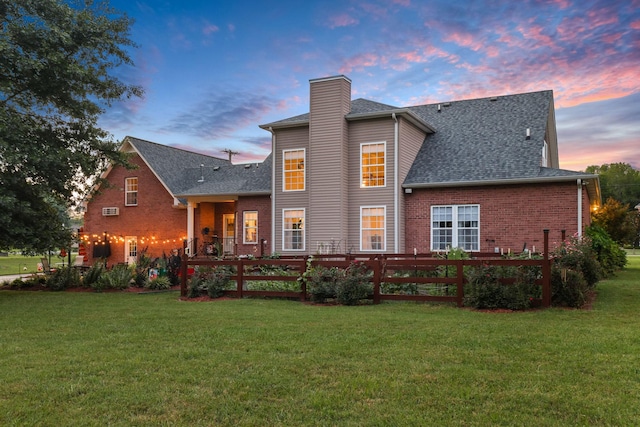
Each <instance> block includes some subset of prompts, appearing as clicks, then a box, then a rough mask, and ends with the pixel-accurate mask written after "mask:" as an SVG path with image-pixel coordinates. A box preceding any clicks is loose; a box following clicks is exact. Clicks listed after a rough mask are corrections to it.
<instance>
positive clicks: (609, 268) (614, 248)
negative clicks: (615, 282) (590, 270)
mask: <svg viewBox="0 0 640 427" xmlns="http://www.w3.org/2000/svg"><path fill="white" fill-rule="evenodd" d="M584 234H585V235H586V236H587V237H588V238H589V239H590V241H591V248H592V249H593V251H594V252H595V254H596V258H597V259H598V262H599V263H600V265H601V266H602V273H603V275H604V276H611V275H612V274H613V273H614V272H615V271H616V270H620V269H621V268H623V267H624V266H625V265H626V264H627V253H626V252H625V251H624V250H623V249H621V248H620V246H619V245H618V244H617V243H616V242H615V241H614V240H613V239H612V238H611V237H610V236H609V234H607V232H606V231H605V230H604V229H603V228H602V227H600V226H599V225H596V224H592V225H590V226H589V227H587V228H586V229H585V230H584Z"/></svg>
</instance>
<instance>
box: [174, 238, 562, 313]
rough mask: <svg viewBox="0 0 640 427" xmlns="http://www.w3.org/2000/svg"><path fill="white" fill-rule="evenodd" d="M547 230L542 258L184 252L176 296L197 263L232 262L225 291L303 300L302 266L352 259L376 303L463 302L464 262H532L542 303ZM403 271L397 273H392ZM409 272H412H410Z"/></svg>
mask: <svg viewBox="0 0 640 427" xmlns="http://www.w3.org/2000/svg"><path fill="white" fill-rule="evenodd" d="M548 234H549V233H548V230H545V231H544V248H543V252H542V255H543V258H542V259H505V258H504V257H496V254H494V253H484V254H482V253H473V254H471V255H472V256H473V258H472V259H460V260H453V259H444V258H441V257H440V256H439V255H438V254H434V253H428V254H392V255H371V256H367V255H336V254H332V255H314V256H313V257H308V256H303V257H288V258H279V259H247V258H239V259H234V260H215V259H208V258H197V257H193V258H189V257H187V256H186V255H183V258H182V266H181V295H182V296H183V297H185V296H186V295H187V279H188V277H189V276H190V275H191V274H192V271H193V270H194V269H195V267H196V266H210V267H218V266H231V267H234V270H235V272H236V274H234V275H233V276H231V280H232V281H235V282H236V287H235V289H233V290H227V291H225V295H228V296H233V297H237V298H243V297H248V296H256V297H280V298H296V299H299V300H301V301H305V300H307V298H308V294H307V289H306V283H305V282H304V281H303V280H299V278H300V277H301V276H302V275H303V273H304V272H305V271H306V269H307V267H308V266H312V267H313V266H318V265H322V266H326V267H338V268H347V267H348V266H349V265H351V263H353V262H354V261H357V262H361V263H363V264H364V265H366V266H367V268H369V270H370V271H372V272H373V276H372V278H371V281H372V283H373V295H372V298H373V302H374V303H375V304H378V303H380V302H381V301H385V300H405V301H441V302H452V303H455V304H457V305H458V307H461V306H462V301H463V299H464V284H465V275H464V269H465V267H467V266H507V267H509V266H511V267H520V266H532V267H539V268H540V269H541V272H542V278H541V279H538V280H536V283H537V284H538V285H540V286H541V287H542V298H541V301H540V304H541V305H542V306H543V307H549V306H550V305H551V262H552V261H551V260H550V259H549V238H548ZM264 266H269V267H275V268H279V269H280V271H286V272H287V273H288V274H286V275H265V274H262V270H261V267H264ZM438 269H439V270H440V271H446V272H447V274H446V275H444V277H443V276H442V275H439V276H436V275H430V274H428V273H429V272H433V271H435V270H438ZM400 271H401V272H403V273H404V274H402V275H401V276H399V275H397V274H394V273H395V272H400ZM412 272H413V274H411V273H412ZM247 281H252V282H254V281H257V282H259V281H295V282H298V283H299V287H298V289H299V290H297V291H295V292H294V291H269V290H248V289H247V288H246V282H247ZM514 281H515V278H511V279H509V278H506V279H502V282H503V283H505V285H508V284H509V283H513V282H514ZM382 284H397V285H402V284H416V285H420V284H437V285H438V284H439V285H441V286H442V290H443V292H440V294H438V295H432V294H395V293H394V294H392V293H384V292H382V291H381V285H382Z"/></svg>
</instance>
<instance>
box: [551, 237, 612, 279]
mask: <svg viewBox="0 0 640 427" xmlns="http://www.w3.org/2000/svg"><path fill="white" fill-rule="evenodd" d="M553 258H554V264H555V265H556V266H557V267H558V268H566V269H570V270H573V271H575V272H578V273H580V274H582V276H583V278H584V279H585V281H586V283H587V285H588V286H589V288H593V287H595V285H596V283H598V280H600V278H601V277H602V268H601V266H600V263H599V262H598V259H597V257H596V254H595V251H594V250H593V249H592V247H591V239H589V237H587V236H583V237H582V238H580V237H578V236H572V237H570V238H569V239H567V240H565V241H564V242H562V244H561V245H560V246H558V247H557V248H556V249H555V250H554V251H553Z"/></svg>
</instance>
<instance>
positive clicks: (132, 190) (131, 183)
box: [124, 177, 138, 206]
mask: <svg viewBox="0 0 640 427" xmlns="http://www.w3.org/2000/svg"><path fill="white" fill-rule="evenodd" d="M124 205H125V206H138V178H137V177H133V178H125V179H124Z"/></svg>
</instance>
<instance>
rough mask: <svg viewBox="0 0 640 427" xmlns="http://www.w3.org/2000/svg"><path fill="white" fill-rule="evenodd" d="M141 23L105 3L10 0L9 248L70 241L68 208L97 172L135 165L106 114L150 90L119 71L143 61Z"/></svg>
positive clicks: (2, 107)
mask: <svg viewBox="0 0 640 427" xmlns="http://www.w3.org/2000/svg"><path fill="white" fill-rule="evenodd" d="M131 24H132V21H131V19H130V18H128V17H127V16H126V15H124V14H120V13H118V12H117V11H115V10H113V9H111V8H110V7H109V6H108V5H107V4H106V3H102V2H93V1H91V0H86V1H72V0H70V1H64V0H20V1H15V0H0V248H3V249H4V248H9V247H14V248H21V249H24V250H28V251H33V252H43V251H45V250H47V249H52V248H55V247H59V246H60V245H61V244H66V243H68V241H69V238H70V230H69V227H68V226H67V220H68V215H66V214H65V212H66V210H67V208H68V207H69V206H70V204H71V202H72V198H73V196H74V195H77V194H82V193H84V192H85V191H86V188H85V186H86V181H87V177H90V176H95V175H96V174H97V173H98V172H99V171H100V170H101V169H102V168H104V167H105V166H106V165H107V164H108V163H111V164H121V165H126V158H125V157H124V155H123V154H122V153H120V152H119V151H118V145H117V143H115V142H114V141H113V140H112V137H111V136H110V135H109V134H108V133H107V132H106V131H104V130H102V129H100V128H99V127H98V125H97V121H98V118H99V116H100V114H101V113H103V111H104V108H105V107H107V106H109V105H111V104H112V103H113V102H115V101H119V100H122V99H126V98H131V97H136V96H141V95H142V90H141V88H139V87H137V86H134V85H129V84H126V83H124V82H122V81H121V80H120V79H118V78H117V77H115V76H114V75H113V72H114V71H115V70H117V69H118V68H119V67H121V66H124V65H133V63H132V61H131V59H130V58H129V55H128V53H127V49H128V48H132V47H135V44H134V43H133V42H132V41H131V40H130V39H129V28H130V26H131Z"/></svg>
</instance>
